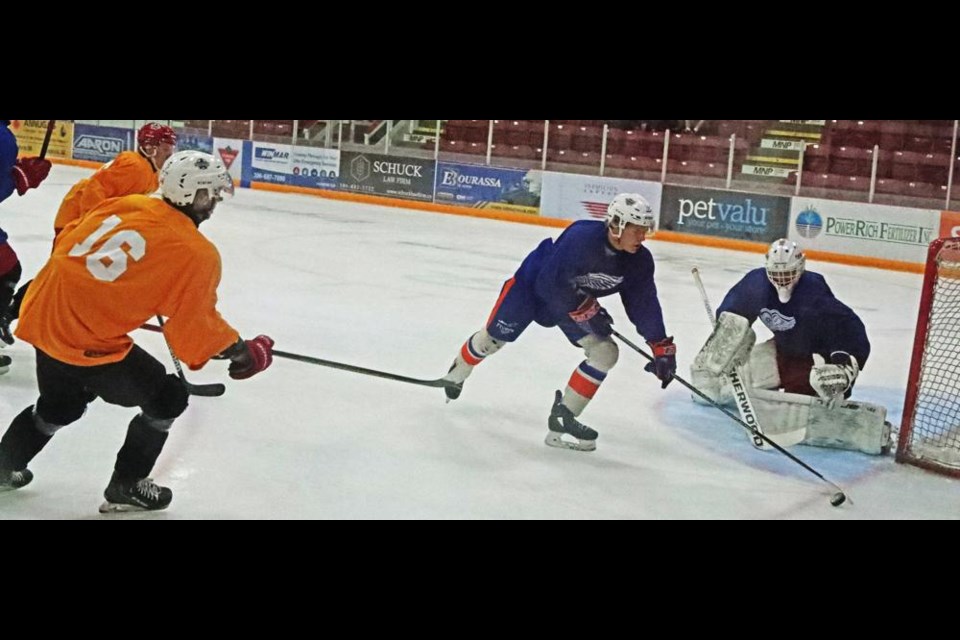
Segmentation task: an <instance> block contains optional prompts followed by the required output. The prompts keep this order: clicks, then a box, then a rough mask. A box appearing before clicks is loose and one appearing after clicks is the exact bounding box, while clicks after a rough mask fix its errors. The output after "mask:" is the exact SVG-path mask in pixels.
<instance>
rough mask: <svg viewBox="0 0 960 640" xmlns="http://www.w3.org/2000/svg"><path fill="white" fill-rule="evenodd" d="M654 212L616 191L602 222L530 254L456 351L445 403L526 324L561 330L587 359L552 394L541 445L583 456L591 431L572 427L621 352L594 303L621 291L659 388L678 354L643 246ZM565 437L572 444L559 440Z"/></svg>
mask: <svg viewBox="0 0 960 640" xmlns="http://www.w3.org/2000/svg"><path fill="white" fill-rule="evenodd" d="M654 222H655V221H654V216H653V211H652V209H651V207H650V205H649V203H647V201H646V200H645V199H644V198H643V197H642V196H640V195H637V194H629V193H628V194H620V195H618V196H616V197H615V198H614V199H613V201H612V202H611V203H610V205H609V207H608V208H607V215H606V220H605V221H603V222H601V221H599V220H596V221H595V220H581V221H578V222H574V223H573V224H571V225H570V226H569V227H567V229H566V230H565V231H564V232H563V233H562V234H560V237H559V238H557V240H556V241H554V240H553V239H552V238H547V239H546V240H544V241H543V242H541V243H540V245H539V246H538V247H537V248H536V249H535V250H534V251H533V252H532V253H530V254H529V255H528V256H527V257H526V259H524V261H523V263H522V264H521V265H520V268H519V269H518V270H517V272H516V273H515V274H514V276H513V277H512V278H510V279H509V280H507V281H506V282H505V283H504V285H503V288H502V289H501V291H500V297H499V299H498V300H497V302H496V304H495V305H494V308H493V311H492V312H491V314H490V317H489V319H488V320H487V323H486V325H485V326H484V328H482V329H481V330H480V331H478V332H476V333H475V334H473V335H472V336H470V338H469V339H468V340H467V341H466V342H465V343H464V344H463V346H462V347H461V349H460V353H459V354H458V355H457V357H456V359H455V360H454V362H453V365H452V366H451V367H450V371H449V372H448V373H447V375H446V376H445V378H446V379H447V380H450V381H452V382H454V383H456V384H457V386H456V387H453V388H451V387H447V388H446V389H445V391H446V394H447V398H448V400H453V399H456V398H457V397H459V396H460V392H461V391H462V389H463V383H464V381H465V380H466V379H467V377H468V376H469V375H470V374H471V373H472V371H473V369H474V368H475V367H476V366H477V365H478V364H480V363H481V362H482V361H483V360H484V359H485V358H486V357H487V356H490V355H491V354H493V353H496V352H497V351H499V350H500V349H501V348H502V347H503V346H504V345H505V344H507V343H508V342H513V341H515V340H516V339H517V338H519V337H520V334H521V333H523V331H524V330H525V329H526V328H527V327H528V326H529V325H530V323H532V322H536V323H537V324H539V325H541V326H544V327H555V326H556V327H559V328H560V330H561V331H563V333H564V335H565V336H566V337H567V339H568V340H570V342H571V343H572V344H574V345H576V346H578V347H581V348H582V349H583V350H584V352H585V354H586V360H584V361H583V362H581V363H580V366H578V367H577V368H576V370H574V372H573V375H571V376H570V381H569V382H568V383H567V386H566V389H565V391H564V392H563V393H561V392H560V391H557V392H556V396H555V398H554V402H553V407H552V409H551V411H550V416H549V418H548V420H547V426H548V432H547V437H546V444H548V445H550V446H553V447H565V448H569V449H576V450H580V451H593V450H594V449H596V439H597V432H596V431H594V430H593V429H591V428H590V427H587V426H586V425H583V424H581V423H580V422H578V421H577V419H576V418H577V416H579V415H580V414H581V412H583V410H584V408H585V407H586V406H587V404H588V403H589V402H590V400H591V399H592V398H593V397H594V395H595V394H596V392H597V389H599V387H600V385H601V383H602V382H603V381H604V379H605V378H606V377H607V374H608V373H609V372H610V370H611V369H612V368H613V366H614V365H615V364H616V363H617V358H618V356H619V350H618V348H617V344H616V343H615V342H614V341H613V339H612V338H611V335H612V332H613V329H612V327H611V325H612V324H613V320H612V319H611V317H610V315H609V314H608V313H607V311H606V310H605V309H604V308H603V307H601V306H600V303H599V302H597V298H601V297H604V296H609V295H612V294H614V293H619V294H620V298H621V300H622V301H623V306H624V308H625V309H626V312H627V317H628V318H629V319H630V321H631V322H632V323H633V324H634V326H636V329H637V331H638V332H639V333H640V335H642V336H643V337H644V339H646V341H647V343H648V344H649V345H650V347H651V348H652V349H653V353H654V361H653V362H651V363H649V364H648V365H647V367H646V368H647V371H650V372H652V373H653V374H654V375H656V376H657V378H659V379H660V380H661V381H662V387H663V388H666V386H667V384H669V383H670V381H671V380H672V379H673V374H674V372H675V371H676V369H677V360H676V347H675V346H674V343H673V338H672V337H667V332H666V329H665V328H664V323H663V312H662V310H661V308H660V301H659V300H658V299H657V288H656V285H655V284H654V281H653V272H654V265H653V256H652V255H651V254H650V251H649V250H647V249H646V248H645V247H643V246H642V244H643V241H644V240H645V239H646V236H647V235H648V234H649V233H652V232H653V230H654ZM563 434H569V435H570V436H573V437H574V438H575V439H576V442H571V441H568V440H563V439H562V437H561V436H562V435H563Z"/></svg>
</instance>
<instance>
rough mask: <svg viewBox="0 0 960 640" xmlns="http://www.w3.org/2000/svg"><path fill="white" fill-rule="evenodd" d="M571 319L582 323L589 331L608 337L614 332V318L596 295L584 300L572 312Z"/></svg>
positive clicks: (584, 328) (583, 327)
mask: <svg viewBox="0 0 960 640" xmlns="http://www.w3.org/2000/svg"><path fill="white" fill-rule="evenodd" d="M570 319H571V320H573V321H574V322H576V323H577V324H578V325H580V328H581V329H583V330H584V331H586V332H587V333H592V334H594V335H598V336H600V337H601V338H606V337H607V336H609V335H612V334H613V327H612V326H611V325H612V324H613V318H611V317H610V314H609V313H607V310H606V309H604V308H603V307H601V306H600V303H599V302H597V299H596V298H594V297H590V298H587V299H586V300H584V301H583V302H582V303H581V304H580V306H579V307H577V308H576V309H574V310H573V311H571V312H570Z"/></svg>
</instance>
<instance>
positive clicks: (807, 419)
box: [750, 389, 891, 455]
mask: <svg viewBox="0 0 960 640" xmlns="http://www.w3.org/2000/svg"><path fill="white" fill-rule="evenodd" d="M750 397H751V398H752V399H753V404H754V408H755V409H756V411H757V417H758V419H759V420H760V423H761V424H762V425H763V430H764V433H765V434H767V435H776V434H778V433H784V432H789V431H794V430H797V429H802V428H806V430H807V432H806V437H805V438H804V440H803V441H802V443H801V444H805V445H809V446H813V447H828V448H834V449H845V450H848V451H861V452H863V453H868V454H871V455H881V454H884V453H886V452H887V451H889V449H890V445H891V436H890V425H889V423H887V421H886V418H887V409H886V408H885V407H882V406H880V405H875V404H870V403H868V402H849V401H848V402H845V403H843V404H841V405H838V406H835V407H834V408H832V409H831V408H830V407H829V406H828V403H827V402H826V401H824V400H822V399H820V398H817V397H814V396H807V395H801V394H797V393H780V392H777V391H767V390H763V389H754V390H752V391H751V392H750Z"/></svg>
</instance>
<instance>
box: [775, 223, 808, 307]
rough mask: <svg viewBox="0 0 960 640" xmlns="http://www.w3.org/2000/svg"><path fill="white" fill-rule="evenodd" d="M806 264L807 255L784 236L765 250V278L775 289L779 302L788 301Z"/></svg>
mask: <svg viewBox="0 0 960 640" xmlns="http://www.w3.org/2000/svg"><path fill="white" fill-rule="evenodd" d="M806 265H807V256H805V255H804V254H803V251H801V250H800V247H798V246H797V243H796V242H791V241H790V240H787V239H786V238H780V239H779V240H776V241H774V243H773V244H771V245H770V248H769V249H768V250H767V260H766V270H767V280H769V281H770V284H772V285H773V286H774V288H775V289H776V290H777V297H779V298H780V302H790V296H791V295H793V289H794V287H796V286H797V282H799V281H800V276H802V275H803V272H804V269H806Z"/></svg>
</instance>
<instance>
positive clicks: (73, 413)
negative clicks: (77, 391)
mask: <svg viewBox="0 0 960 640" xmlns="http://www.w3.org/2000/svg"><path fill="white" fill-rule="evenodd" d="M86 412H87V403H86V402H69V403H66V402H58V401H56V400H54V401H52V402H51V401H50V400H49V399H48V398H45V397H42V396H41V398H40V399H39V400H38V401H37V406H36V408H35V409H34V410H33V421H34V423H35V424H36V425H37V430H38V431H40V432H42V433H45V434H47V435H50V436H52V435H53V434H54V433H56V431H57V430H59V429H62V428H63V427H65V426H67V425H68V424H72V423H74V422H76V421H77V420H79V419H80V418H81V417H83V414H84V413H86Z"/></svg>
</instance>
